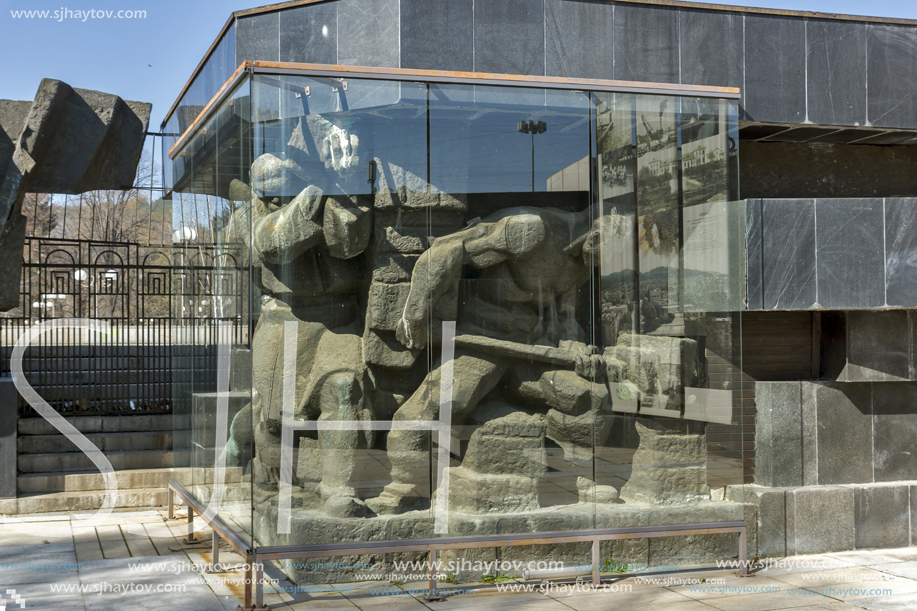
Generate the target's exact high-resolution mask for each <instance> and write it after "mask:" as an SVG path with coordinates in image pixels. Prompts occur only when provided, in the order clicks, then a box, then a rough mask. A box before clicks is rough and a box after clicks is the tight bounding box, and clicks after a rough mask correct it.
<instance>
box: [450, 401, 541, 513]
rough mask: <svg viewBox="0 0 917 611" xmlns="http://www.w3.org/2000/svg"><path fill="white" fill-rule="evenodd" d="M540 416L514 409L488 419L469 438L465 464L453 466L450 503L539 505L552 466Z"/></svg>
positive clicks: (454, 506) (484, 508) (482, 508)
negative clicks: (542, 485)
mask: <svg viewBox="0 0 917 611" xmlns="http://www.w3.org/2000/svg"><path fill="white" fill-rule="evenodd" d="M544 438H545V424H544V419H543V417H541V416H530V415H528V414H525V413H523V412H513V413H510V414H508V415H506V416H503V417H500V418H494V419H492V420H489V421H487V422H486V423H484V424H483V425H482V426H481V427H479V428H478V429H476V430H475V431H474V433H472V435H471V440H470V441H469V442H468V449H467V450H466V452H465V458H464V460H463V461H462V466H461V467H458V468H451V469H450V470H449V472H450V473H449V478H450V480H449V487H450V492H449V507H450V510H451V511H460V512H467V513H484V514H486V513H494V512H497V513H515V512H518V511H527V510H531V509H537V508H538V507H539V504H538V482H539V480H540V479H541V478H543V477H544V475H545V473H546V472H547V470H548V464H547V456H546V454H545V449H544Z"/></svg>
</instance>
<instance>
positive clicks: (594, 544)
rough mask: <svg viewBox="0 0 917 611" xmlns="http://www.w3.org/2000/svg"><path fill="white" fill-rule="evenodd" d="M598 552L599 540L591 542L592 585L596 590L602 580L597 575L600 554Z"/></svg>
mask: <svg viewBox="0 0 917 611" xmlns="http://www.w3.org/2000/svg"><path fill="white" fill-rule="evenodd" d="M599 550H600V547H599V540H598V539H596V540H595V541H593V542H592V585H593V587H596V588H597V587H599V584H601V583H602V578H601V576H600V575H599V563H600V562H601V553H600V551H599Z"/></svg>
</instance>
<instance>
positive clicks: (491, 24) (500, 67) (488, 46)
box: [474, 0, 545, 76]
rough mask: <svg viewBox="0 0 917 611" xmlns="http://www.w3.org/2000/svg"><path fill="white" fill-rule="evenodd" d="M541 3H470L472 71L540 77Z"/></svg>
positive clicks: (524, 0)
mask: <svg viewBox="0 0 917 611" xmlns="http://www.w3.org/2000/svg"><path fill="white" fill-rule="evenodd" d="M544 57H545V55H544V4H543V1H542V0H488V2H475V3H474V70H475V71H476V72H496V73H502V74H531V75H536V76H543V75H544V70H545V65H544Z"/></svg>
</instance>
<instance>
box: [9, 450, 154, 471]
mask: <svg viewBox="0 0 917 611" xmlns="http://www.w3.org/2000/svg"><path fill="white" fill-rule="evenodd" d="M105 456H106V457H107V458H108V460H109V462H110V463H111V466H112V468H113V469H115V470H116V471H121V470H125V469H162V468H166V467H171V466H172V452H171V451H165V450H132V451H128V452H105ZM18 462H19V472H20V473H54V472H60V471H95V472H98V469H97V468H96V466H95V464H94V463H93V462H92V461H91V460H89V457H88V456H86V455H85V454H83V453H82V452H58V453H49V454H22V455H21V456H19V461H18Z"/></svg>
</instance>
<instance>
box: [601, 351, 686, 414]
mask: <svg viewBox="0 0 917 611" xmlns="http://www.w3.org/2000/svg"><path fill="white" fill-rule="evenodd" d="M604 357H605V363H606V366H607V376H608V381H609V382H614V383H619V384H620V383H630V384H632V385H634V386H636V388H637V389H638V390H639V393H640V395H641V397H646V398H647V399H648V400H649V401H651V402H652V406H653V407H655V408H656V409H672V410H678V409H680V408H681V405H682V403H683V402H684V401H683V395H684V389H685V387H686V386H698V385H699V380H700V377H701V375H702V372H701V364H700V362H699V354H698V346H697V342H696V341H694V340H692V339H686V338H675V337H661V336H649V335H634V334H623V335H621V336H620V337H619V338H618V342H617V344H615V345H614V346H612V347H609V348H606V349H605V354H604ZM614 400H615V399H614V397H612V402H614Z"/></svg>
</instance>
